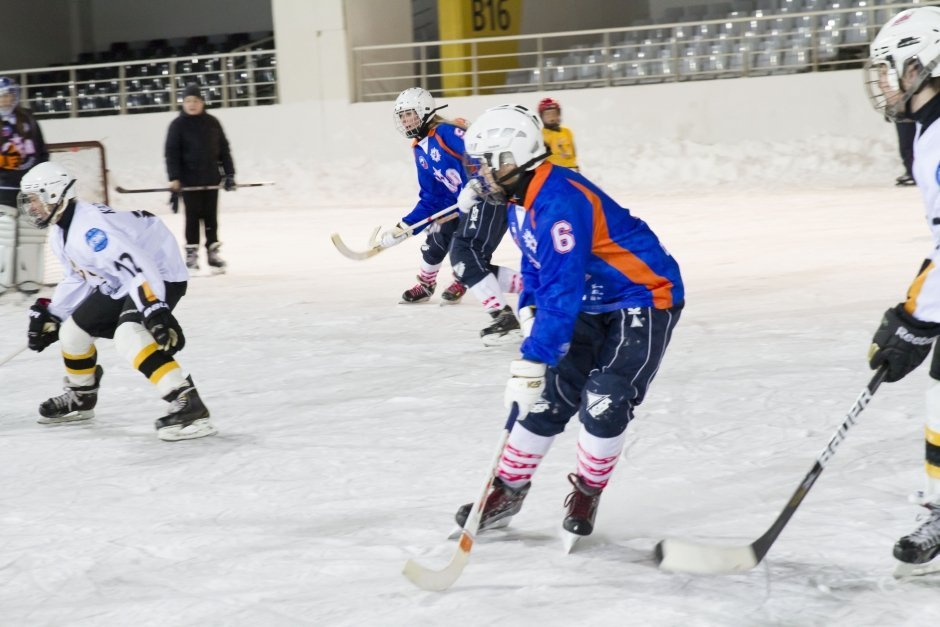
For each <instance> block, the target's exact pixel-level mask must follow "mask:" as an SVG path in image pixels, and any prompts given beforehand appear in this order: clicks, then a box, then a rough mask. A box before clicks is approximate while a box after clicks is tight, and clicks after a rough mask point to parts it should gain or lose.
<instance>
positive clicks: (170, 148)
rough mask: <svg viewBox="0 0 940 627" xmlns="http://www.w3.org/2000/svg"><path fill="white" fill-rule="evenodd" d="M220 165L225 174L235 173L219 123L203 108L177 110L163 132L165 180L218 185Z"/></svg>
mask: <svg viewBox="0 0 940 627" xmlns="http://www.w3.org/2000/svg"><path fill="white" fill-rule="evenodd" d="M220 169H221V171H222V172H223V173H224V174H225V175H226V176H235V164H234V163H232V153H231V152H229V146H228V140H227V139H226V138H225V132H224V131H223V130H222V125H221V124H219V121H218V120H217V119H216V118H215V117H214V116H212V115H209V114H208V113H206V112H202V113H201V114H199V115H187V114H186V113H185V112H183V111H181V112H180V114H179V117H178V118H176V119H175V120H173V122H172V123H171V124H170V130H169V131H168V132H167V135H166V171H167V175H168V176H169V180H171V181H176V180H178V181H179V182H180V184H182V186H183V187H189V186H194V185H218V184H219V181H220V180H221V179H222V175H221V174H220V173H219V170H220Z"/></svg>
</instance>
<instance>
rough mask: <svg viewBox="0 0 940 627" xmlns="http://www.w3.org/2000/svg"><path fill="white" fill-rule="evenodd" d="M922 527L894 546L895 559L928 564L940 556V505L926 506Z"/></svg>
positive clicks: (908, 562)
mask: <svg viewBox="0 0 940 627" xmlns="http://www.w3.org/2000/svg"><path fill="white" fill-rule="evenodd" d="M925 507H926V508H927V511H928V513H927V514H926V518H925V519H924V522H923V523H921V525H920V526H919V527H918V528H917V529H915V530H914V531H913V532H912V533H910V534H908V535H906V536H904V537H903V538H901V539H900V540H898V541H897V543H895V545H894V557H896V558H897V559H898V560H900V561H902V562H905V563H907V564H926V563H927V562H929V561H931V560H932V559H933V558H935V557H936V556H937V555H938V554H940V505H926V506H925Z"/></svg>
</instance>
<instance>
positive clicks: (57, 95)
mask: <svg viewBox="0 0 940 627" xmlns="http://www.w3.org/2000/svg"><path fill="white" fill-rule="evenodd" d="M259 43H264V42H254V43H252V44H249V46H250V48H251V49H247V50H241V49H236V50H235V51H232V52H226V53H212V54H203V55H192V56H185V57H179V56H177V57H165V58H159V59H143V60H133V61H119V62H114V63H94V64H84V65H69V66H60V67H51V68H50V67H47V68H33V69H25V70H13V71H9V72H3V74H4V75H5V76H10V77H12V78H14V79H15V80H16V81H17V82H18V83H19V85H20V99H21V101H23V102H24V103H27V104H28V106H29V107H30V108H31V109H32V111H33V113H34V114H35V115H36V116H37V117H39V118H55V117H84V116H95V115H114V114H127V113H150V112H155V111H171V110H175V109H176V108H177V106H178V103H179V102H181V101H182V94H181V92H182V90H183V88H184V87H186V85H187V84H189V83H197V84H198V85H199V86H200V88H201V90H202V93H203V94H204V95H205V99H206V106H207V107H239V106H255V105H263V104H274V103H276V102H278V89H277V52H276V50H274V49H258V44H259Z"/></svg>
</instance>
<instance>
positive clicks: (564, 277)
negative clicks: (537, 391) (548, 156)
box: [520, 199, 592, 366]
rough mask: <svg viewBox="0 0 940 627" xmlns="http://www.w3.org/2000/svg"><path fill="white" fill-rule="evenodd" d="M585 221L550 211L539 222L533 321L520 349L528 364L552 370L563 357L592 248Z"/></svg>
mask: <svg viewBox="0 0 940 627" xmlns="http://www.w3.org/2000/svg"><path fill="white" fill-rule="evenodd" d="M562 202H568V200H567V199H561V200H560V201H558V203H557V204H560V203H562ZM585 215H590V214H589V213H587V212H584V211H559V210H554V211H552V210H549V211H544V212H543V213H542V215H540V216H539V220H538V227H537V233H536V239H537V242H538V248H537V251H538V252H537V258H538V261H539V265H540V269H539V285H538V287H537V288H536V289H535V309H536V316H535V322H534V324H533V326H532V332H531V335H529V337H528V338H526V339H525V340H524V341H523V342H522V346H521V348H520V350H521V351H522V356H523V357H524V358H525V359H528V360H530V361H540V362H544V363H546V364H548V365H551V366H554V365H555V364H557V363H558V361H559V360H560V359H561V358H562V357H563V356H564V355H565V353H567V352H568V347H569V346H570V343H571V337H572V335H574V325H575V321H576V320H577V318H578V314H579V313H580V311H581V301H582V298H583V296H584V275H585V269H586V267H587V260H588V256H589V255H590V252H591V245H592V241H591V228H590V224H587V222H586V219H585V218H584V216H585ZM523 280H525V279H524V278H523ZM526 289H528V288H526Z"/></svg>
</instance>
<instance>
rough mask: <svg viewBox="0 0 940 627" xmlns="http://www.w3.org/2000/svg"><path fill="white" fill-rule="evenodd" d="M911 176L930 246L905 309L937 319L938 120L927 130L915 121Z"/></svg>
mask: <svg viewBox="0 0 940 627" xmlns="http://www.w3.org/2000/svg"><path fill="white" fill-rule="evenodd" d="M913 174H914V180H915V181H916V182H917V187H918V189H920V193H921V196H922V197H923V199H924V210H925V213H926V218H927V225H928V227H929V228H930V232H931V234H932V235H933V249H932V250H931V252H930V255H929V256H928V258H927V262H926V263H925V265H924V267H923V268H922V269H921V272H920V274H918V275H917V278H915V279H914V282H913V283H912V284H911V287H910V289H909V290H908V293H907V300H906V301H905V303H904V309H905V310H906V311H907V312H908V313H909V314H911V315H913V316H914V317H915V318H917V319H918V320H924V321H926V322H940V271H938V266H940V181H938V180H937V179H938V177H940V120H935V121H934V122H933V123H931V124H930V125H929V126H928V127H927V130H926V131H922V130H921V125H920V123H918V124H917V139H915V140H914V167H913Z"/></svg>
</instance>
